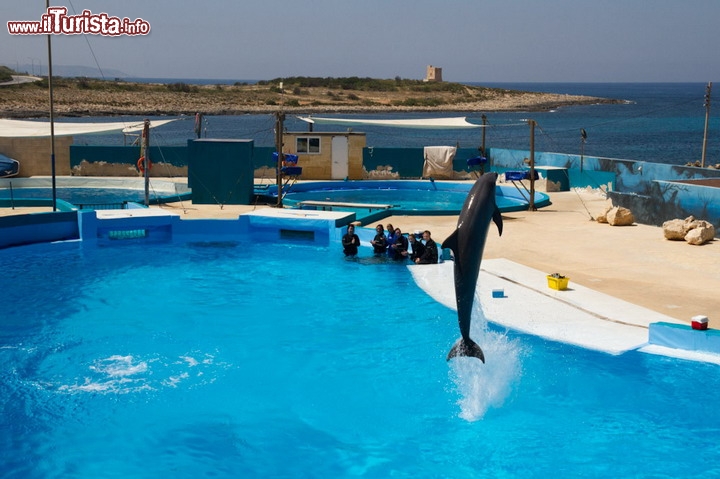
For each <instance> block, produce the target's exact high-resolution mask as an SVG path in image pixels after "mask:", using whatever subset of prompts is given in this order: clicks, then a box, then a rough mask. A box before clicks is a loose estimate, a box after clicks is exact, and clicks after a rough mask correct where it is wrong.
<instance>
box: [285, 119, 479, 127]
mask: <svg viewBox="0 0 720 479" xmlns="http://www.w3.org/2000/svg"><path fill="white" fill-rule="evenodd" d="M298 118H299V119H300V120H302V121H306V122H308V123H317V124H325V125H348V126H389V127H395V128H426V129H448V130H449V129H459V128H482V127H483V125H477V124H475V123H470V122H469V121H467V118H466V117H464V116H461V117H453V118H417V119H415V118H413V119H404V120H403V119H398V120H382V119H376V118H368V119H349V118H321V117H316V116H299V117H298Z"/></svg>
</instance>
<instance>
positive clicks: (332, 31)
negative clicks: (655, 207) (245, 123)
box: [0, 0, 720, 83]
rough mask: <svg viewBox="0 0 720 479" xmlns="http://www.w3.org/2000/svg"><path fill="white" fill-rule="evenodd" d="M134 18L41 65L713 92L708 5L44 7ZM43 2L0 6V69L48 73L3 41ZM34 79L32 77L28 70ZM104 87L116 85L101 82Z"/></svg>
mask: <svg viewBox="0 0 720 479" xmlns="http://www.w3.org/2000/svg"><path fill="white" fill-rule="evenodd" d="M50 5H51V6H65V7H67V9H68V12H69V14H80V13H81V12H82V11H83V10H90V11H91V12H92V13H93V14H100V13H106V14H108V15H110V16H116V17H120V18H122V17H128V18H129V19H131V20H135V19H138V18H141V19H143V20H145V21H146V22H148V23H149V24H150V27H151V31H150V33H149V34H148V35H146V36H133V37H129V36H120V37H111V36H100V35H72V36H71V35H53V36H52V52H53V65H82V66H88V67H97V66H98V65H99V67H100V69H101V70H103V71H104V70H108V71H110V70H119V71H121V72H123V73H125V74H127V75H128V76H133V77H150V78H185V79H191V78H212V79H229V80H270V79H274V78H282V77H289V76H317V77H346V76H359V77H373V78H395V77H401V78H409V79H422V78H424V76H425V71H426V67H427V65H434V66H439V67H442V69H443V79H444V80H447V81H456V82H480V83H482V82H708V81H720V57H719V56H718V54H717V53H716V52H717V46H718V44H720V41H719V40H720V38H719V37H720V1H718V0H692V1H687V2H681V1H678V0H653V1H648V0H595V1H589V0H355V1H346V0H312V1H302V0H172V1H168V0H123V1H121V2H118V1H109V0H53V1H52V2H50ZM45 7H46V0H2V2H1V3H0V19H1V20H2V33H0V65H7V66H9V67H10V68H15V67H16V66H18V65H20V66H22V65H31V64H32V65H36V66H38V65H45V68H46V67H47V58H48V56H47V36H45V35H38V36H26V35H11V34H10V33H8V29H7V25H6V23H7V22H8V21H17V20H33V21H39V20H40V19H41V16H42V15H43V14H44V13H46V11H45V10H46V8H45ZM38 68H39V67H38ZM112 76H114V75H112Z"/></svg>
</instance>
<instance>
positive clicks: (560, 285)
mask: <svg viewBox="0 0 720 479" xmlns="http://www.w3.org/2000/svg"><path fill="white" fill-rule="evenodd" d="M547 282H548V287H549V288H550V289H555V290H558V291H562V290H563V289H567V287H568V283H569V282H570V278H566V277H565V276H561V277H559V278H558V277H555V276H553V275H550V274H549V275H547Z"/></svg>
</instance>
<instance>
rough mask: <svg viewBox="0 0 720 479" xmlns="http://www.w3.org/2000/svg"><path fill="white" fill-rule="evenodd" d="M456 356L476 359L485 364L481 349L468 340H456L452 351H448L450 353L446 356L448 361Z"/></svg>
mask: <svg viewBox="0 0 720 479" xmlns="http://www.w3.org/2000/svg"><path fill="white" fill-rule="evenodd" d="M458 356H468V357H473V358H478V359H479V360H480V361H482V362H483V363H485V355H484V354H483V352H482V349H480V346H478V345H477V343H476V342H475V341H473V340H472V339H470V338H467V339H463V338H460V339H458V340H457V342H456V343H455V344H454V345H453V347H452V349H450V352H449V353H448V355H447V360H448V361H450V360H451V359H452V358H456V357H458Z"/></svg>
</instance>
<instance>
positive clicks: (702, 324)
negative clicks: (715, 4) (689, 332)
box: [692, 316, 708, 331]
mask: <svg viewBox="0 0 720 479" xmlns="http://www.w3.org/2000/svg"><path fill="white" fill-rule="evenodd" d="M692 328H693V329H699V330H701V331H704V330H706V329H707V328H708V318H707V316H693V317H692Z"/></svg>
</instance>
